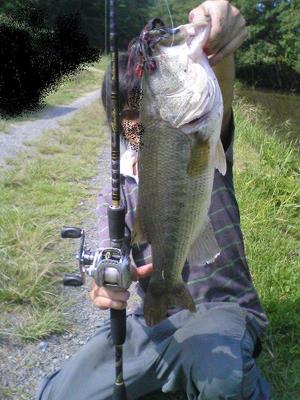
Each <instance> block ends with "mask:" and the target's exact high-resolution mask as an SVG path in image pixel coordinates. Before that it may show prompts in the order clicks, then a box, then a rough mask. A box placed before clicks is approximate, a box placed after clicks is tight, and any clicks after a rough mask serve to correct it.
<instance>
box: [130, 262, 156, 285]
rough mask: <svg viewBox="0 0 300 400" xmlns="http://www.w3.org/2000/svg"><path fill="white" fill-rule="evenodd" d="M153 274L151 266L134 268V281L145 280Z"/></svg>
mask: <svg viewBox="0 0 300 400" xmlns="http://www.w3.org/2000/svg"><path fill="white" fill-rule="evenodd" d="M152 272H153V264H152V263H150V264H146V265H143V266H141V267H138V268H136V270H135V276H134V278H133V279H134V280H135V281H137V280H138V279H142V278H147V277H148V276H150V275H151V274H152Z"/></svg>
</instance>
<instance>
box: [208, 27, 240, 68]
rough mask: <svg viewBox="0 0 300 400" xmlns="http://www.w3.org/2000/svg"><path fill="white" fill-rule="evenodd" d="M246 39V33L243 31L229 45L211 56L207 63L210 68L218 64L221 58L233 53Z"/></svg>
mask: <svg viewBox="0 0 300 400" xmlns="http://www.w3.org/2000/svg"><path fill="white" fill-rule="evenodd" d="M246 37H247V31H243V32H242V33H241V34H240V35H239V36H237V37H235V38H234V39H233V40H232V41H231V42H230V43H228V44H227V45H226V46H224V47H223V48H222V49H221V50H219V51H218V52H217V53H215V54H213V55H211V57H210V58H209V63H210V65H211V66H214V65H216V64H218V63H219V62H220V61H222V60H223V58H225V57H227V56H228V55H229V54H232V53H234V52H235V50H236V49H238V48H239V47H240V46H241V44H242V43H243V42H244V40H245V38H246Z"/></svg>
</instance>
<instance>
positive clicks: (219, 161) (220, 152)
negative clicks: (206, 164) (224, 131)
mask: <svg viewBox="0 0 300 400" xmlns="http://www.w3.org/2000/svg"><path fill="white" fill-rule="evenodd" d="M215 159H216V165H215V167H216V169H217V170H219V171H220V172H221V174H222V175H225V174H226V169H227V164H226V156H225V152H224V147H223V144H222V142H221V139H219V140H218V143H217V147H216V157H215Z"/></svg>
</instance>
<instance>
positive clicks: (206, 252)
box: [187, 219, 220, 265]
mask: <svg viewBox="0 0 300 400" xmlns="http://www.w3.org/2000/svg"><path fill="white" fill-rule="evenodd" d="M219 254H220V247H219V245H218V242H217V240H216V237H215V233H214V230H213V227H212V225H211V222H210V220H209V219H208V220H207V222H206V224H205V226H204V228H203V229H202V230H201V232H200V233H199V234H198V236H197V238H196V239H195V241H194V243H193V244H192V246H191V249H190V252H189V255H188V257H187V261H188V262H189V263H192V264H194V263H197V264H201V265H203V264H209V263H211V262H213V261H214V260H215V259H216V258H217V257H218V255H219Z"/></svg>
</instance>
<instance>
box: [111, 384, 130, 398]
mask: <svg viewBox="0 0 300 400" xmlns="http://www.w3.org/2000/svg"><path fill="white" fill-rule="evenodd" d="M126 399H127V393H126V386H125V385H124V383H122V384H121V385H116V384H115V386H114V395H113V400H126Z"/></svg>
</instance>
